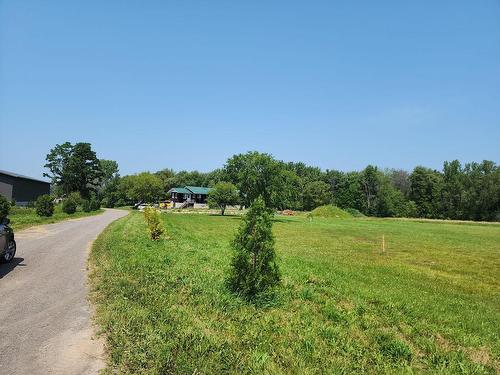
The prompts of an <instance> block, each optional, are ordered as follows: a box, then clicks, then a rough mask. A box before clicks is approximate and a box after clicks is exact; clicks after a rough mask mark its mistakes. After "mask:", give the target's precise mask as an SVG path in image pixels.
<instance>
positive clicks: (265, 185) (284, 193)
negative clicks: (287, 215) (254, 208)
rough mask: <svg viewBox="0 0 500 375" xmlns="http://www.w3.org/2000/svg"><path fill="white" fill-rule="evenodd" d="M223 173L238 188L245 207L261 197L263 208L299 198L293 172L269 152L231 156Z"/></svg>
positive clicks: (297, 185) (288, 205) (280, 204)
mask: <svg viewBox="0 0 500 375" xmlns="http://www.w3.org/2000/svg"><path fill="white" fill-rule="evenodd" d="M224 173H225V174H226V176H227V177H228V178H229V180H230V181H231V182H232V183H233V184H235V185H236V187H237V188H238V190H239V192H240V196H241V199H242V201H243V203H244V205H245V206H246V207H249V206H250V205H251V204H252V202H253V201H254V200H255V199H257V197H262V199H263V200H264V203H265V205H266V207H269V208H276V209H284V208H288V207H290V205H291V201H292V200H297V199H299V198H300V181H299V180H298V179H297V176H296V174H294V173H293V172H292V173H290V171H289V170H287V168H286V165H285V164H284V163H283V162H278V161H277V160H275V159H274V158H273V157H272V156H271V155H269V154H264V153H259V152H256V151H253V152H248V153H246V154H239V155H234V156H233V157H231V158H230V159H229V160H228V161H227V163H226V165H225V167H224ZM294 197H295V198H294Z"/></svg>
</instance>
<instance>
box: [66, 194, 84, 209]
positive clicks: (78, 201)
mask: <svg viewBox="0 0 500 375" xmlns="http://www.w3.org/2000/svg"><path fill="white" fill-rule="evenodd" d="M66 199H71V200H72V201H73V202H75V205H76V206H80V205H81V204H82V203H83V199H82V196H81V195H80V193H79V192H78V191H74V192H72V193H69V194H68V196H67V197H66Z"/></svg>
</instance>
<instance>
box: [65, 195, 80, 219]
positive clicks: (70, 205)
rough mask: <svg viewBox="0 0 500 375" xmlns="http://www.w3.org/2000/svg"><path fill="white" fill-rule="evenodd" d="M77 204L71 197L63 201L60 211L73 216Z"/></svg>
mask: <svg viewBox="0 0 500 375" xmlns="http://www.w3.org/2000/svg"><path fill="white" fill-rule="evenodd" d="M77 206H78V205H77V202H76V201H75V199H73V198H72V197H71V196H70V197H68V198H66V199H65V200H63V204H62V210H63V211H64V212H65V213H67V214H68V215H71V214H74V213H75V212H76V208H77Z"/></svg>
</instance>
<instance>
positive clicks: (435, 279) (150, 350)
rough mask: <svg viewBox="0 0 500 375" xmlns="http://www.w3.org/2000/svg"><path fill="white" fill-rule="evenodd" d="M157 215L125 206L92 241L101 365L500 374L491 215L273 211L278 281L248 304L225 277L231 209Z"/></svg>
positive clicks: (499, 269)
mask: <svg viewBox="0 0 500 375" xmlns="http://www.w3.org/2000/svg"><path fill="white" fill-rule="evenodd" d="M162 217H163V220H164V222H165V226H166V229H167V232H168V235H169V236H170V239H165V240H161V241H158V242H152V241H150V240H148V234H147V232H146V226H145V224H144V220H143V217H142V215H141V214H139V213H132V214H130V215H129V216H127V217H125V218H123V219H121V220H119V221H117V222H115V223H113V224H112V225H111V226H110V227H108V229H107V230H106V231H105V232H104V233H103V234H102V235H101V236H100V237H99V238H98V239H97V241H96V242H95V244H94V248H93V251H92V255H91V259H90V263H91V269H92V272H91V285H92V292H91V298H92V300H93V301H94V303H95V304H96V319H97V322H98V323H99V325H100V326H101V328H102V332H103V333H104V334H105V336H106V338H107V348H108V353H109V365H110V368H109V370H110V371H111V369H113V370H114V371H117V372H118V373H128V374H143V373H144V374H169V373H175V374H222V373H234V374H341V373H370V374H375V373H397V374H400V373H450V374H456V373H463V374H472V373H474V374H494V373H498V372H499V371H500V365H499V363H500V225H481V224H452V223H443V222H441V223H440V222H413V221H405V220H384V219H368V218H358V219H322V218H314V219H310V218H307V217H304V216H302V217H277V218H276V222H275V224H274V233H275V236H276V246H277V254H278V258H279V265H280V268H281V272H282V286H281V287H280V288H279V289H278V290H277V291H276V292H275V294H274V295H269V296H266V297H265V298H262V299H260V300H259V301H257V303H255V304H249V303H246V302H244V301H242V300H241V299H239V298H238V297H236V296H234V295H232V294H231V293H229V292H228V291H227V290H226V288H225V286H224V277H225V275H226V271H227V268H228V266H229V261H230V256H231V249H230V247H229V241H230V239H231V238H232V236H233V234H234V232H235V230H236V228H237V227H238V225H239V223H240V222H241V219H240V218H239V217H231V216H229V217H220V216H209V215H182V214H163V215H162ZM382 235H384V236H385V245H386V251H385V252H384V253H382V251H381V238H382Z"/></svg>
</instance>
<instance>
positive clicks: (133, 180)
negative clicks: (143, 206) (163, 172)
mask: <svg viewBox="0 0 500 375" xmlns="http://www.w3.org/2000/svg"><path fill="white" fill-rule="evenodd" d="M119 190H120V191H121V193H122V194H123V196H124V197H126V199H127V200H129V201H130V202H134V203H135V202H147V203H153V202H156V201H158V200H159V199H161V197H163V196H164V190H163V184H162V180H161V179H160V178H159V177H158V176H156V175H154V174H152V173H149V172H142V173H139V174H136V175H130V176H125V177H123V178H122V179H121V180H120V187H119Z"/></svg>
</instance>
